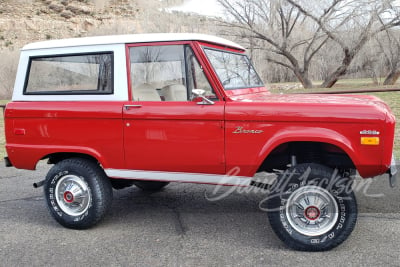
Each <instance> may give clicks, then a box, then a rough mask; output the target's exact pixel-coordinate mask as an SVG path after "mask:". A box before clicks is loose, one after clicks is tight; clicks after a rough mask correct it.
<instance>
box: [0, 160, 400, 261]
mask: <svg viewBox="0 0 400 267" xmlns="http://www.w3.org/2000/svg"><path fill="white" fill-rule="evenodd" d="M3 163H4V162H0V259H1V261H0V266H17V265H20V266H23V265H29V266H43V265H45V266H50V265H51V266H54V265H57V266H83V265H88V266H95V265H106V266H129V265H131V266H222V265H229V266H266V265H268V266H282V265H286V266H320V265H322V266H348V265H371V266H372V265H376V266H390V265H393V266H400V261H399V257H400V256H399V251H400V241H399V240H400V190H399V188H396V189H390V188H389V185H388V181H387V179H386V178H385V179H381V180H375V182H374V183H373V184H372V185H371V186H370V188H369V189H368V194H378V193H379V194H381V193H382V194H384V195H385V196H384V197H380V198H371V197H366V196H365V193H362V192H358V193H357V195H358V201H359V209H360V212H361V214H360V216H359V220H358V224H357V226H356V228H355V230H354V232H353V234H352V235H351V236H350V238H349V239H348V240H347V241H346V242H345V243H344V244H342V245H341V246H339V247H338V248H336V249H334V250H332V251H329V252H324V253H304V252H295V251H291V250H289V249H287V248H286V247H285V246H284V245H283V244H282V243H281V242H280V241H279V240H278V239H277V238H276V237H275V235H274V234H273V232H272V230H271V227H270V226H269V223H268V220H267V217H266V214H265V213H264V212H262V211H260V210H259V209H258V203H259V201H261V200H262V199H263V196H262V195H260V194H238V193H234V194H231V195H230V196H229V197H227V198H225V199H223V200H220V201H217V202H210V201H208V200H207V199H205V197H204V195H205V194H210V193H211V192H212V191H213V190H214V187H213V186H206V185H191V184H178V183H176V184H170V185H169V186H168V187H166V188H165V189H164V190H163V191H162V192H158V193H153V194H148V193H143V192H142V191H140V190H139V189H137V188H135V187H131V188H127V189H124V190H120V191H114V201H113V210H112V211H111V213H110V214H109V215H108V216H107V217H106V218H105V219H104V220H103V221H102V222H101V223H100V224H99V225H98V226H96V227H94V228H92V229H89V230H85V231H76V230H68V229H65V228H63V227H61V226H59V225H58V224H57V223H56V222H55V221H54V220H53V219H52V218H51V217H50V215H49V214H48V212H47V209H46V206H45V202H44V199H43V196H42V189H34V188H33V187H32V183H33V182H37V181H39V180H41V179H42V178H43V177H44V176H45V173H46V171H47V167H46V166H45V165H43V164H42V165H40V167H39V168H40V170H39V171H36V172H31V171H23V170H16V169H14V168H5V167H3V165H4V164H3Z"/></svg>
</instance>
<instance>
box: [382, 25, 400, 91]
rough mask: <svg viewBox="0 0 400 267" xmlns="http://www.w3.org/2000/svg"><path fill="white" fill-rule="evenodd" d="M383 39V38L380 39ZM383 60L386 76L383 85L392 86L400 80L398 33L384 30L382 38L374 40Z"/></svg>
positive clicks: (399, 41)
mask: <svg viewBox="0 0 400 267" xmlns="http://www.w3.org/2000/svg"><path fill="white" fill-rule="evenodd" d="M382 37H384V38H382ZM376 40H377V42H378V44H379V46H380V49H381V52H382V54H383V56H384V59H385V66H386V67H387V69H388V74H387V76H386V78H385V81H384V82H383V84H384V85H393V84H395V83H396V82H397V80H398V79H399V78H400V32H399V31H398V30H389V29H388V30H386V31H385V32H384V36H379V37H378V38H376Z"/></svg>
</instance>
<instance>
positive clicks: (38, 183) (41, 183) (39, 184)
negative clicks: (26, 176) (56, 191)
mask: <svg viewBox="0 0 400 267" xmlns="http://www.w3.org/2000/svg"><path fill="white" fill-rule="evenodd" d="M44 182H45V180H42V181H40V182H37V183H33V187H34V188H39V187H41V186H43V185H44Z"/></svg>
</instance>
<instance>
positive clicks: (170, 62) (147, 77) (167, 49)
mask: <svg viewBox="0 0 400 267" xmlns="http://www.w3.org/2000/svg"><path fill="white" fill-rule="evenodd" d="M129 53H130V64H131V84H132V95H133V100H135V101H187V100H188V94H187V87H186V70H185V55H184V49H183V45H165V46H140V47H131V48H130V50H129Z"/></svg>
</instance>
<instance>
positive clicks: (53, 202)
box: [44, 160, 111, 229]
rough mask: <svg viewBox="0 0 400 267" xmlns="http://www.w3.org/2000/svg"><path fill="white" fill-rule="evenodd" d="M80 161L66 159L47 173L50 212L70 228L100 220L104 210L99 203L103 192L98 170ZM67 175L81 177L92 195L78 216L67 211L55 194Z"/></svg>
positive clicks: (46, 184)
mask: <svg viewBox="0 0 400 267" xmlns="http://www.w3.org/2000/svg"><path fill="white" fill-rule="evenodd" d="M78 162H79V161H70V160H65V161H62V162H60V163H58V164H56V165H55V166H53V168H51V169H50V171H49V172H48V174H47V177H46V182H45V185H44V193H45V198H46V202H47V207H48V209H49V211H50V214H51V215H52V216H53V218H54V219H55V220H56V221H57V222H58V223H60V224H61V225H63V226H65V227H68V228H75V229H85V228H88V227H90V226H92V225H93V224H95V223H96V222H97V221H98V220H99V218H98V217H100V216H99V212H102V211H101V208H100V207H99V203H100V201H102V199H101V196H99V194H98V192H101V188H100V184H99V181H98V179H96V176H97V174H96V172H95V171H94V170H93V169H90V168H88V166H91V165H90V164H86V165H84V164H77V163H78ZM82 162H85V161H82ZM91 167H92V168H93V166H91ZM66 175H74V176H77V177H79V178H80V179H81V181H82V182H84V183H85V184H86V185H87V188H88V194H89V195H90V201H89V203H88V208H87V210H86V211H85V212H84V213H83V214H80V215H78V216H72V215H70V214H67V213H65V212H64V211H63V210H62V208H61V207H60V205H59V203H58V202H57V199H56V196H55V194H56V186H57V184H58V183H59V182H60V180H61V179H62V178H63V177H65V176H66ZM110 190H111V189H110Z"/></svg>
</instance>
